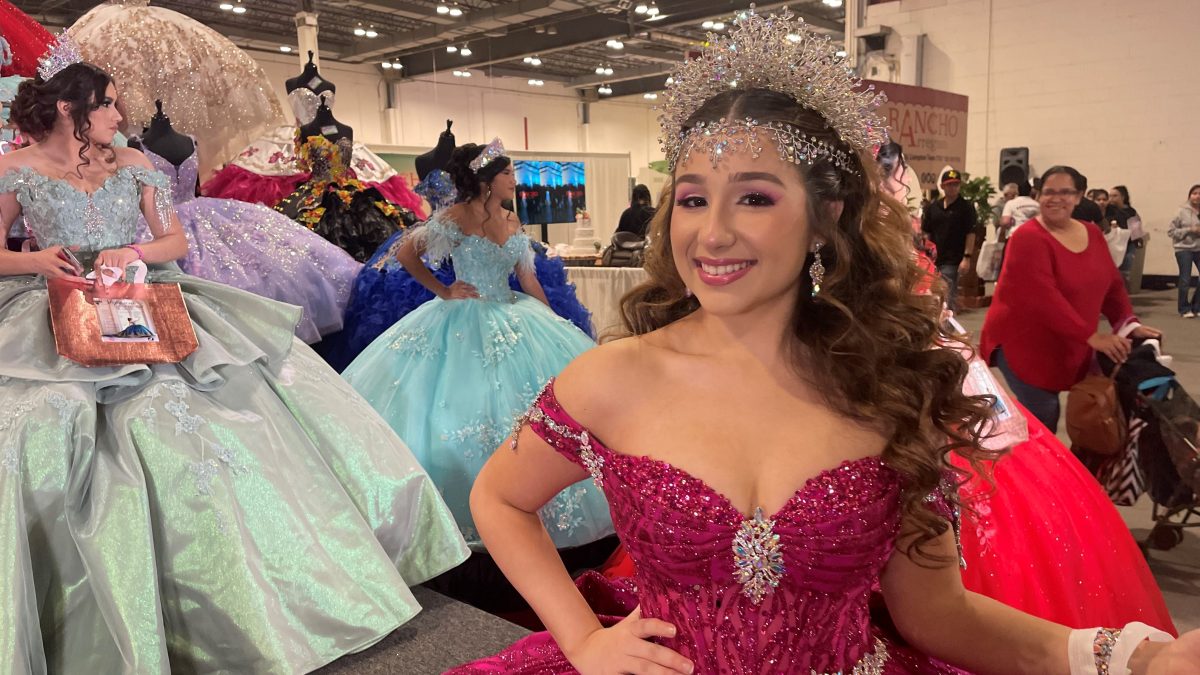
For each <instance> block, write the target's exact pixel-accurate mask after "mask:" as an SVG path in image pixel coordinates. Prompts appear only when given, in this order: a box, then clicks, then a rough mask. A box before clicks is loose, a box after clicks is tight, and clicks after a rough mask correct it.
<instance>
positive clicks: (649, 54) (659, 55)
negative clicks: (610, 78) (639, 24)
mask: <svg viewBox="0 0 1200 675" xmlns="http://www.w3.org/2000/svg"><path fill="white" fill-rule="evenodd" d="M668 46H670V47H671V48H672V49H675V50H676V51H674V52H673V53H672V52H664V51H661V50H657V49H643V48H641V47H635V46H633V45H630V44H629V43H628V42H626V44H625V49H622V50H621V53H622V54H624V55H626V56H636V57H638V58H640V59H649V60H651V61H662V62H663V63H679V61H680V59H681V57H682V55H683V50H682V49H677V48H676V47H675V46H674V45H668ZM614 53H616V52H614Z"/></svg>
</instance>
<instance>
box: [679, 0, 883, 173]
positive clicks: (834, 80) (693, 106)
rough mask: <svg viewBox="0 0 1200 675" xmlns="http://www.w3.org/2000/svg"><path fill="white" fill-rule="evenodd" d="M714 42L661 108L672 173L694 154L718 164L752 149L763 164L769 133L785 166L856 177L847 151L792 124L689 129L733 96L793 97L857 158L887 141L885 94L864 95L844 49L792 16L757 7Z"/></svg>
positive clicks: (685, 70)
mask: <svg viewBox="0 0 1200 675" xmlns="http://www.w3.org/2000/svg"><path fill="white" fill-rule="evenodd" d="M708 41H709V44H708V46H707V47H705V48H704V50H703V51H702V52H701V53H700V56H698V57H696V58H694V59H691V60H689V61H687V62H685V63H684V64H683V65H681V66H680V67H679V68H678V69H677V70H676V71H675V73H674V74H672V76H671V80H670V83H669V84H668V85H667V88H666V93H665V94H664V97H665V99H666V100H665V102H664V103H663V104H662V105H661V106H660V107H659V110H660V113H659V116H658V122H659V125H660V126H661V127H662V136H661V137H660V141H661V144H662V149H663V152H664V153H665V154H666V155H667V160H668V163H669V164H670V166H671V168H672V169H673V168H674V167H675V166H676V165H677V164H678V163H680V162H681V161H683V160H686V159H687V158H688V156H689V155H690V153H691V151H692V150H694V149H695V150H703V151H705V152H707V153H708V155H709V157H710V159H711V160H712V161H713V163H714V164H715V163H716V162H717V161H718V160H719V159H720V158H721V156H723V155H724V154H725V153H726V152H729V151H734V150H737V149H749V150H750V151H751V153H752V154H753V156H754V157H758V156H759V153H761V152H762V150H763V147H762V144H761V141H760V139H759V135H760V134H764V135H767V136H770V137H771V138H773V140H775V142H776V145H777V146H779V147H778V149H779V153H780V158H781V159H784V160H785V161H791V162H796V163H799V162H806V163H809V164H811V163H812V162H813V161H816V160H818V159H828V160H830V161H832V162H833V163H834V164H835V165H836V166H838V167H840V168H842V169H844V170H846V171H855V168H854V167H855V166H856V162H855V161H854V160H853V158H852V157H850V155H849V154H848V153H846V152H845V151H844V150H842V149H839V148H837V147H835V146H834V145H831V144H830V143H828V142H824V141H822V140H820V139H817V138H814V137H812V136H810V135H808V134H805V133H803V132H801V131H800V130H798V129H796V128H795V127H792V126H791V125H788V124H783V123H779V122H772V123H769V124H759V122H758V121H757V120H754V119H750V118H747V119H741V120H724V119H722V120H720V121H718V122H710V123H707V124H703V125H696V127H694V128H692V129H686V130H685V129H684V124H685V123H686V122H687V120H688V119H689V118H691V116H692V115H694V114H695V113H696V111H697V110H699V109H700V107H701V106H703V105H704V103H705V102H707V101H708V100H709V99H711V98H712V97H714V96H716V95H718V94H721V93H723V92H726V91H729V90H731V89H735V90H747V89H768V90H771V91H775V92H779V93H782V94H786V95H788V96H790V97H792V98H793V99H795V100H796V102H798V103H799V104H800V105H801V106H803V107H805V108H809V109H811V110H813V111H815V112H817V113H819V114H820V115H821V117H823V118H824V119H825V122H826V124H828V126H829V127H830V128H831V129H832V130H833V131H834V132H835V133H836V134H837V136H838V137H839V138H840V139H841V140H842V142H843V143H845V144H846V145H847V146H849V147H850V148H853V149H854V150H855V151H862V150H867V149H871V148H874V147H875V146H877V145H880V144H882V143H884V142H886V141H887V128H886V126H885V125H884V121H883V119H882V118H881V117H880V116H879V115H877V114H876V112H875V111H876V109H878V108H879V106H880V105H881V104H883V102H884V101H885V100H886V98H885V97H884V95H883V94H882V93H877V92H875V87H874V85H872V86H869V87H867V88H865V89H863V87H862V80H861V79H859V78H858V77H857V76H856V75H855V74H854V71H853V69H851V68H850V66H849V65H847V63H846V61H845V59H844V58H843V57H840V56H838V55H837V51H838V49H839V47H838V46H837V45H835V44H834V43H833V42H832V41H831V40H830V39H829V38H828V37H821V36H819V35H817V34H816V33H814V32H813V31H812V30H811V29H809V28H808V26H807V25H806V24H805V23H804V20H803V19H801V18H798V17H795V16H793V14H792V13H791V12H790V11H789V10H787V9H784V10H782V11H781V12H779V13H777V14H770V15H766V16H764V15H760V14H757V13H755V12H754V9H753V7H752V8H751V9H750V10H748V11H746V12H743V13H741V14H740V15H739V16H738V18H737V20H736V21H735V26H734V28H733V29H732V30H730V31H729V34H728V35H727V36H723V35H716V34H714V33H709V35H708Z"/></svg>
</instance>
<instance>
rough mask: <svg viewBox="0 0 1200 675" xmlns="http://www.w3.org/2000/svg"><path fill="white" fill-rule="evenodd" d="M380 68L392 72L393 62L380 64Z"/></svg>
mask: <svg viewBox="0 0 1200 675" xmlns="http://www.w3.org/2000/svg"><path fill="white" fill-rule="evenodd" d="M379 67H380V68H383V69H384V70H391V69H392V62H391V61H384V62H383V63H381V64H379Z"/></svg>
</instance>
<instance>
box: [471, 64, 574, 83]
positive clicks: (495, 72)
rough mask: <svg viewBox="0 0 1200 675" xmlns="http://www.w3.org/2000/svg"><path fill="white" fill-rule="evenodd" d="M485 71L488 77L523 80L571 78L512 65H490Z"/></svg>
mask: <svg viewBox="0 0 1200 675" xmlns="http://www.w3.org/2000/svg"><path fill="white" fill-rule="evenodd" d="M483 73H484V75H487V76H488V77H515V78H517V79H521V80H542V81H545V82H563V83H566V82H568V81H570V79H571V78H570V77H567V76H565V75H556V74H554V73H545V72H540V69H531V70H525V69H524V68H514V67H511V66H488V67H486V68H484V69H483Z"/></svg>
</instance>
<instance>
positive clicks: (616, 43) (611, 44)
mask: <svg viewBox="0 0 1200 675" xmlns="http://www.w3.org/2000/svg"><path fill="white" fill-rule="evenodd" d="M604 44H606V45H608V48H609V49H625V43H624V42H621V41H620V40H618V39H616V38H613V39H611V40H609V41H608V42H605V43H604Z"/></svg>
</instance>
